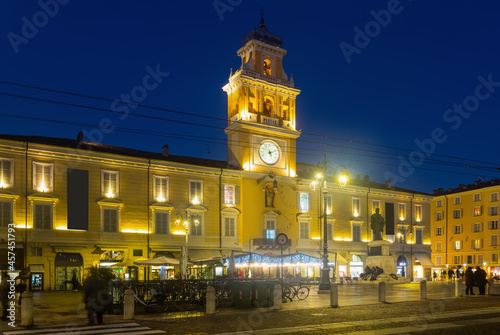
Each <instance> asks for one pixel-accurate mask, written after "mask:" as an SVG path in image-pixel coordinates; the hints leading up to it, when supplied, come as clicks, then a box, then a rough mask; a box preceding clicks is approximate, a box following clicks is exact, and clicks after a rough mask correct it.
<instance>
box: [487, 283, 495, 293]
mask: <svg viewBox="0 0 500 335" xmlns="http://www.w3.org/2000/svg"><path fill="white" fill-rule="evenodd" d="M494 283H495V281H494V279H490V280H488V295H494V294H495V287H494Z"/></svg>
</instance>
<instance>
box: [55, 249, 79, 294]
mask: <svg viewBox="0 0 500 335" xmlns="http://www.w3.org/2000/svg"><path fill="white" fill-rule="evenodd" d="M55 266H56V271H55V273H56V286H55V288H56V291H72V290H73V284H72V279H73V277H74V276H76V279H77V280H78V282H79V283H81V282H82V268H83V258H82V255H80V254H77V253H63V252H60V253H58V254H57V255H56V259H55Z"/></svg>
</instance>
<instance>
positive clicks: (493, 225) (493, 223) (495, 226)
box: [489, 220, 498, 229]
mask: <svg viewBox="0 0 500 335" xmlns="http://www.w3.org/2000/svg"><path fill="white" fill-rule="evenodd" d="M489 226H490V229H498V220H492V221H490V224H489Z"/></svg>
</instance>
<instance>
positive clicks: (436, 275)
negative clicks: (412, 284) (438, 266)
mask: <svg viewBox="0 0 500 335" xmlns="http://www.w3.org/2000/svg"><path fill="white" fill-rule="evenodd" d="M437 277H438V274H437V272H436V271H434V273H433V274H432V279H433V280H434V281H437Z"/></svg>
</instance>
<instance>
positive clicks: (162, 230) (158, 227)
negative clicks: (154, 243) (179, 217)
mask: <svg viewBox="0 0 500 335" xmlns="http://www.w3.org/2000/svg"><path fill="white" fill-rule="evenodd" d="M169 225H170V213H169V212H164V211H155V234H168V233H169V229H168V228H169Z"/></svg>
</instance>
